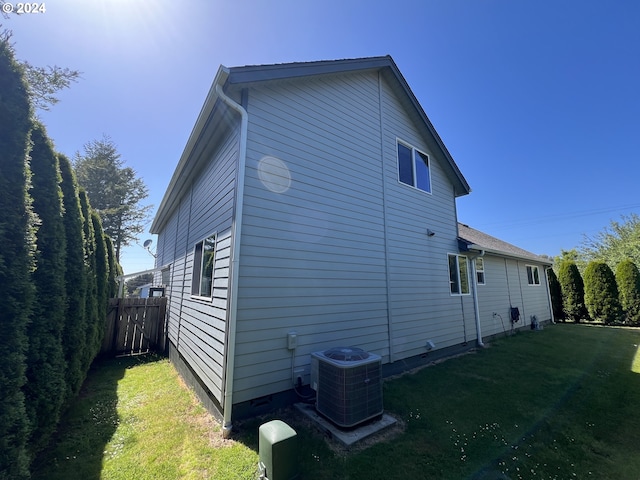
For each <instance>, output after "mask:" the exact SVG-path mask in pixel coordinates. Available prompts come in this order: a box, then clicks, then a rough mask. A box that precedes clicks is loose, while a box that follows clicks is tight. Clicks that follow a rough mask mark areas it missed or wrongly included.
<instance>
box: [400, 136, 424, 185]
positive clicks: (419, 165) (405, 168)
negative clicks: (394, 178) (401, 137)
mask: <svg viewBox="0 0 640 480" xmlns="http://www.w3.org/2000/svg"><path fill="white" fill-rule="evenodd" d="M398 180H400V182H402V183H404V184H406V185H411V186H412V187H415V188H417V189H418V190H422V191H423V192H428V193H431V172H430V169H429V156H428V155H427V154H426V153H422V152H420V151H418V150H416V149H415V148H413V147H410V146H408V145H405V144H403V143H400V142H398Z"/></svg>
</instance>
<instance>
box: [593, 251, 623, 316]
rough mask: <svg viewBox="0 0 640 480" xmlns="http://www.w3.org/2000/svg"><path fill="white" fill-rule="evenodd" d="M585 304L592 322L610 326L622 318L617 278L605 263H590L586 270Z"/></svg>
mask: <svg viewBox="0 0 640 480" xmlns="http://www.w3.org/2000/svg"><path fill="white" fill-rule="evenodd" d="M584 303H585V306H586V307H587V310H588V311H589V316H590V317H591V319H592V320H595V321H600V322H603V323H604V324H606V325H608V324H610V323H616V322H619V321H620V319H621V318H622V309H621V308H620V300H619V299H618V285H617V284H616V277H615V275H614V274H613V271H612V270H611V268H609V265H607V264H606V263H605V262H590V263H589V264H588V265H587V268H585V270H584Z"/></svg>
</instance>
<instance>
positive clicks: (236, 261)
mask: <svg viewBox="0 0 640 480" xmlns="http://www.w3.org/2000/svg"><path fill="white" fill-rule="evenodd" d="M227 73H228V70H227ZM215 92H216V94H217V96H218V98H220V100H222V101H223V102H224V103H226V104H227V105H228V106H229V107H230V108H231V109H232V110H235V111H236V112H237V113H238V114H239V115H240V117H241V122H242V123H241V126H240V146H239V152H238V157H239V158H238V174H237V177H236V179H237V183H236V211H235V215H234V222H233V228H234V232H233V247H232V251H231V255H232V256H231V292H230V294H231V297H230V298H231V301H230V302H229V323H228V331H227V355H226V363H225V375H224V401H223V403H222V436H223V438H229V437H230V436H231V430H232V428H233V425H232V423H231V410H232V409H233V373H234V372H233V371H234V368H235V350H236V324H237V318H238V301H237V299H238V276H239V271H240V238H241V230H242V210H243V208H242V207H243V199H244V176H245V165H246V157H247V129H248V124H249V116H248V114H247V111H246V110H245V109H244V108H243V107H242V105H239V104H238V103H236V102H235V101H234V100H232V99H231V98H229V97H228V96H227V95H226V94H225V93H224V91H223V90H222V86H221V85H220V83H217V84H216V86H215Z"/></svg>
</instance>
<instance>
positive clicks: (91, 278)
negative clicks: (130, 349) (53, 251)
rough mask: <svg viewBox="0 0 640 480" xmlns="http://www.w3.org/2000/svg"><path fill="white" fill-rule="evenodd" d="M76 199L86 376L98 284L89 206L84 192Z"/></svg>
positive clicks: (91, 356)
mask: <svg viewBox="0 0 640 480" xmlns="http://www.w3.org/2000/svg"><path fill="white" fill-rule="evenodd" d="M78 197H79V199H80V208H81V210H82V218H83V222H82V229H83V232H84V251H85V276H86V278H87V284H86V290H85V300H86V302H85V318H86V319H87V328H86V330H85V332H84V344H85V347H86V348H85V351H84V352H83V357H82V369H83V372H85V374H86V372H87V371H88V370H89V367H90V366H91V362H93V359H94V356H95V352H94V348H93V345H94V341H95V338H96V335H97V329H98V322H99V321H100V319H99V313H98V283H97V279H96V236H95V232H94V230H93V221H92V220H91V206H90V205H89V198H88V197H87V193H86V192H85V191H84V190H82V189H81V190H80V192H79V194H78Z"/></svg>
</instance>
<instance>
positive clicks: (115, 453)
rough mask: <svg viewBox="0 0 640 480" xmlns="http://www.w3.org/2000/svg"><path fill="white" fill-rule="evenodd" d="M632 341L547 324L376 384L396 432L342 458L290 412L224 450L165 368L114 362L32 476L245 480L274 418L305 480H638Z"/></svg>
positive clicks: (638, 390)
mask: <svg viewBox="0 0 640 480" xmlns="http://www.w3.org/2000/svg"><path fill="white" fill-rule="evenodd" d="M638 344H640V330H631V329H624V328H606V327H595V326H587V325H555V326H551V327H547V328H546V329H545V330H543V331H537V332H522V333H519V334H517V335H515V336H512V337H506V338H503V339H499V340H497V341H494V342H493V343H492V344H491V347H490V348H488V349H485V350H481V351H478V352H476V353H472V354H469V355H465V356H462V357H458V358H455V359H450V360H448V361H446V362H444V363H441V364H438V365H437V366H436V367H434V368H425V369H422V370H420V371H418V372H416V373H412V374H407V375H404V376H402V377H400V378H397V379H393V380H389V381H386V382H385V387H384V403H385V410H386V411H387V412H388V413H390V414H392V415H394V416H395V417H396V418H398V419H399V420H400V424H401V425H402V428H398V429H397V431H396V432H395V434H394V435H393V436H390V435H391V434H387V438H384V439H382V441H381V442H379V443H375V444H373V445H370V446H368V447H367V448H364V449H358V450H354V451H351V452H345V451H343V450H341V449H339V448H336V447H335V445H333V444H332V443H331V442H327V441H326V440H325V439H324V438H323V437H322V435H321V434H320V433H319V432H318V431H317V430H316V429H314V428H313V427H312V426H310V425H309V423H308V422H307V421H305V420H303V419H302V418H301V417H300V416H298V415H296V414H295V413H293V412H292V411H291V410H285V411H281V412H277V413H275V414H273V415H271V416H269V417H262V418H259V419H253V420H250V421H245V422H243V423H241V424H239V425H237V427H238V429H237V433H236V434H235V441H233V442H230V441H226V442H222V440H220V433H219V426H218V424H217V423H216V422H215V421H213V420H212V419H211V417H209V416H208V415H207V414H206V412H204V410H203V409H202V407H201V406H200V405H199V404H198V402H197V401H195V400H194V398H193V396H192V394H191V393H190V392H189V391H188V390H186V389H185V388H184V387H183V386H181V384H180V382H179V379H178V378H177V375H176V373H175V371H174V370H173V368H172V367H171V366H170V365H169V364H168V362H167V361H166V360H163V359H158V358H155V359H147V360H142V359H126V360H124V359H120V360H116V361H112V362H108V363H105V364H101V365H99V366H98V368H96V369H95V371H94V372H93V373H92V376H91V378H90V380H89V382H87V386H86V388H85V390H84V393H83V395H82V397H81V398H80V399H79V401H78V404H77V405H76V406H75V407H74V408H73V409H72V413H71V414H70V415H69V416H68V417H67V419H66V420H65V426H64V427H63V429H62V431H61V433H60V442H59V443H58V444H57V445H55V446H53V447H52V448H51V449H50V450H48V451H47V452H46V453H45V455H44V456H43V457H42V458H41V459H40V460H39V462H38V464H39V465H40V466H41V468H40V469H38V471H37V472H36V474H35V475H34V478H36V479H39V478H47V479H58V478H60V479H62V478H83V479H98V478H102V479H120V478H122V479H125V478H127V479H128V478H154V479H177V478H216V479H236V478H237V479H254V478H256V468H255V466H256V464H257V460H258V453H257V450H258V447H257V429H258V427H259V425H260V424H261V423H263V422H265V421H268V420H271V419H273V418H281V419H283V420H285V421H287V423H289V424H290V425H291V426H292V427H293V428H294V429H295V430H296V431H297V433H298V444H299V448H300V452H299V461H300V472H301V477H302V478H303V479H304V478H306V479H311V478H313V479H314V480H322V479H326V480H329V479H331V480H333V479H347V480H359V479H371V478H386V479H407V478H412V479H422V478H429V479H459V478H460V479H462V478H470V479H483V480H489V479H492V480H493V479H498V478H503V479H504V478H510V479H570V478H578V479H585V478H594V479H638V478H640V455H638V454H637V453H638V445H640V408H639V407H640V353H638V352H639V351H640V350H639V349H638ZM114 364H115V366H114ZM94 430H95V432H96V433H92V432H93V431H94ZM391 433H392V434H393V433H394V432H391Z"/></svg>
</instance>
